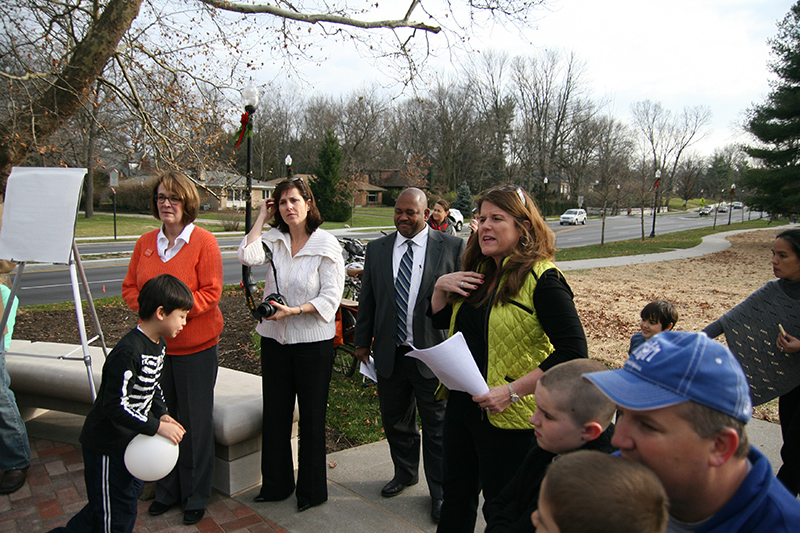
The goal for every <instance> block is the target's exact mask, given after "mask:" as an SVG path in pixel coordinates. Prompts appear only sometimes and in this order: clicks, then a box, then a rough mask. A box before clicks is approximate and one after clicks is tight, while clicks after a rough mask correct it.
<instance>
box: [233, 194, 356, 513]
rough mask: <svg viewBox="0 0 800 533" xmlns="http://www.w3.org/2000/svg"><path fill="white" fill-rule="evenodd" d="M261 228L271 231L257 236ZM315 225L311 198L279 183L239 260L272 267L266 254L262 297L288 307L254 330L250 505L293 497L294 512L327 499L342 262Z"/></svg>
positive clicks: (335, 245)
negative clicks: (258, 428) (255, 488)
mask: <svg viewBox="0 0 800 533" xmlns="http://www.w3.org/2000/svg"><path fill="white" fill-rule="evenodd" d="M267 221H270V224H271V225H272V229H270V230H269V231H267V232H266V233H263V234H262V233H261V229H262V228H263V227H264V224H265V223H266V222H267ZM320 224H322V217H321V216H320V214H319V210H318V209H317V206H316V204H315V203H314V196H313V194H312V193H311V190H310V189H309V188H308V186H307V185H306V184H305V183H304V182H303V180H302V179H300V178H290V179H287V180H284V181H281V182H280V183H278V185H277V187H276V188H275V191H274V192H273V194H272V198H269V199H267V200H266V201H265V202H264V203H263V204H262V205H261V210H260V212H259V214H258V217H257V218H256V220H255V222H254V223H253V227H252V229H251V230H250V232H249V233H248V234H247V235H246V236H245V238H244V240H243V241H242V244H241V245H240V246H239V253H238V255H239V261H241V263H242V264H244V265H248V266H255V265H261V264H264V263H266V262H269V261H270V258H269V256H268V253H267V251H265V248H266V249H267V250H268V251H269V253H271V256H272V258H271V261H272V266H273V267H274V268H270V269H269V270H268V271H267V272H268V273H267V279H266V284H265V287H264V295H265V297H268V296H270V295H272V294H275V293H278V294H280V295H282V296H283V299H284V300H285V303H286V304H285V305H283V304H281V303H278V302H276V301H274V300H271V301H269V306H268V307H271V309H269V310H268V312H267V314H268V315H270V313H272V314H271V315H270V316H266V317H264V318H262V319H261V321H260V322H259V324H258V326H256V331H257V332H258V333H259V334H260V335H261V376H262V393H263V400H264V415H263V425H262V436H263V443H262V448H261V450H262V451H261V475H262V485H261V491H260V493H259V494H258V496H256V497H255V501H257V502H265V501H279V500H285V499H286V498H288V497H289V496H291V494H292V492H295V494H296V497H297V510H298V511H305V510H307V509H309V508H311V507H313V506H315V505H319V504H321V503H323V502H325V501H326V500H327V499H328V489H327V479H326V465H325V411H326V406H327V402H328V387H329V385H330V380H331V367H332V364H333V336H334V334H335V333H336V322H335V316H336V310H337V309H338V307H339V302H340V301H341V297H342V291H343V290H344V261H343V258H342V250H341V247H340V246H339V242H338V241H337V240H336V238H335V237H334V236H333V235H331V234H330V233H328V232H326V231H324V230H321V229H318V228H319V226H320ZM262 243H263V244H262ZM276 278H277V279H276ZM295 397H296V398H297V404H298V406H299V408H300V422H299V424H300V444H299V453H298V456H299V457H298V463H299V464H298V474H297V488H296V490H295V479H294V470H293V464H292V448H291V442H290V440H291V431H292V418H293V414H294V405H295Z"/></svg>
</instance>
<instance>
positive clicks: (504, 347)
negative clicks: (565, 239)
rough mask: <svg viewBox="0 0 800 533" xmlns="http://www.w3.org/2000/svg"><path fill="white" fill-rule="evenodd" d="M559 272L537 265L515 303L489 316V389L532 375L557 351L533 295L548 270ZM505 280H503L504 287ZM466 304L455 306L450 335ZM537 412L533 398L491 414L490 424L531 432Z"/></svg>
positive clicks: (500, 306) (544, 263)
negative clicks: (539, 315)
mask: <svg viewBox="0 0 800 533" xmlns="http://www.w3.org/2000/svg"><path fill="white" fill-rule="evenodd" d="M551 268H556V266H555V264H554V263H553V262H552V261H548V260H543V261H539V262H538V263H536V265H534V267H533V272H534V273H535V274H536V275H535V276H533V275H531V276H528V279H527V280H525V283H524V284H523V286H522V289H521V290H520V291H519V294H517V295H516V296H515V297H514V299H513V300H512V302H511V303H508V304H506V305H503V304H500V303H497V304H495V305H494V306H493V307H492V310H491V312H490V313H489V328H488V330H489V333H488V335H489V338H488V339H487V344H488V347H489V357H488V361H489V364H488V369H481V371H482V372H484V370H485V374H486V382H487V384H488V385H489V387H490V388H491V387H497V386H500V385H506V384H508V383H511V382H512V381H515V380H516V379H519V378H521V377H522V376H524V375H525V374H527V373H528V372H532V371H533V370H535V369H536V368H538V367H539V365H540V364H541V363H542V361H544V360H545V359H547V357H548V356H549V355H550V354H551V353H553V350H554V349H555V348H554V347H553V344H552V343H551V342H550V339H549V338H548V337H547V334H546V333H545V332H544V330H543V329H542V324H541V323H540V322H539V318H538V317H537V316H536V309H534V307H533V291H534V290H535V289H536V282H537V281H538V278H539V277H541V275H542V274H543V273H544V272H545V271H546V270H548V269H551ZM504 281H505V277H504V278H503V279H501V280H500V283H501V284H502V283H503V282H504ZM461 303H462V302H457V303H456V304H455V305H454V306H453V314H452V317H451V319H450V335H452V334H453V333H454V332H455V323H456V316H457V315H458V310H459V308H460V307H461ZM535 410H536V401H535V400H534V395H533V394H529V395H527V396H525V397H523V398H522V399H521V400H520V401H519V402H517V403H512V404H511V405H509V406H508V407H507V408H506V409H505V410H504V411H503V412H502V413H498V414H490V415H488V416H489V422H491V423H492V425H494V426H496V427H499V428H502V429H531V425H530V423H529V422H528V420H529V419H530V417H531V415H532V414H533V412H534V411H535Z"/></svg>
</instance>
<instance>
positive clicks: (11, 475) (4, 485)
mask: <svg viewBox="0 0 800 533" xmlns="http://www.w3.org/2000/svg"><path fill="white" fill-rule="evenodd" d="M26 479H28V467H27V466H26V467H25V468H19V469H17V470H6V471H5V473H4V474H3V480H2V481H0V494H11V493H12V492H17V491H18V490H19V489H21V488H22V486H23V485H24V484H25V480H26Z"/></svg>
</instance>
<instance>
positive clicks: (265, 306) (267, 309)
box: [256, 292, 288, 318]
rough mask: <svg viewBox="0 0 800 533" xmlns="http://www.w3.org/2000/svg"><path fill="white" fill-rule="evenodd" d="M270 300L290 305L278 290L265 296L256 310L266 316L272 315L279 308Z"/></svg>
mask: <svg viewBox="0 0 800 533" xmlns="http://www.w3.org/2000/svg"><path fill="white" fill-rule="evenodd" d="M270 302H277V303H279V304H281V305H288V304H287V303H286V300H285V299H284V298H283V296H281V295H280V294H278V293H277V292H273V293H272V294H270V295H269V296H267V297H266V298H264V301H263V302H261V304H260V305H259V306H258V307H256V311H257V312H258V314H259V315H261V316H262V317H264V318H269V317H271V316H272V315H274V314H275V312H276V311H277V310H278V309H277V308H276V307H275V306H274V305H272V304H271V303H270Z"/></svg>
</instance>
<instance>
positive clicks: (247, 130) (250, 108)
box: [240, 80, 258, 233]
mask: <svg viewBox="0 0 800 533" xmlns="http://www.w3.org/2000/svg"><path fill="white" fill-rule="evenodd" d="M242 103H244V115H242V135H243V136H245V137H247V166H246V168H245V178H246V180H247V186H246V187H245V189H246V190H245V204H244V232H245V233H247V232H248V231H250V226H251V225H252V219H253V215H252V207H253V206H252V196H253V172H252V169H251V162H252V160H253V143H252V129H253V126H252V125H251V124H250V120H251V119H252V116H253V113H255V112H256V107H257V106H258V88H256V86H255V85H253V80H250V81H249V82H247V85H245V86H244V89H242ZM240 142H241V138H240Z"/></svg>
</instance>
